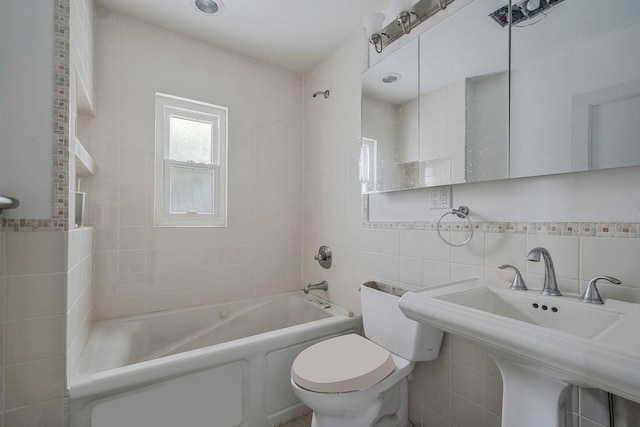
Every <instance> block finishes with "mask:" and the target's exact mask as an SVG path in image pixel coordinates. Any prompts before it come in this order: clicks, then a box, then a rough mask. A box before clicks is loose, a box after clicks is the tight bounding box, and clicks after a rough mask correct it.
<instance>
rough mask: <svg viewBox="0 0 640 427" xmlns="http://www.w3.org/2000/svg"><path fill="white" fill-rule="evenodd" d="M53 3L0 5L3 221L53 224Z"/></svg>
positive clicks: (8, 1)
mask: <svg viewBox="0 0 640 427" xmlns="http://www.w3.org/2000/svg"><path fill="white" fill-rule="evenodd" d="M53 7H54V2H51V1H47V2H41V4H39V5H38V7H33V4H32V3H29V2H22V1H12V0H1V1H0V11H1V13H0V99H1V100H2V102H1V103H0V129H2V131H1V132H0V150H1V151H0V194H2V195H5V196H13V197H16V198H17V199H19V200H21V201H22V203H21V204H20V207H19V208H17V209H13V210H8V211H6V212H4V213H3V217H5V218H29V219H45V218H51V216H52V210H53V203H52V187H53V184H52V183H53V147H54V141H53V112H52V105H53Z"/></svg>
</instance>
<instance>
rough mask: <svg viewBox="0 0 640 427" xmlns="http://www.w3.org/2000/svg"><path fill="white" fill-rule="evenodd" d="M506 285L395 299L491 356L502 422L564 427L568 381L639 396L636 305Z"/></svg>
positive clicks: (568, 420)
mask: <svg viewBox="0 0 640 427" xmlns="http://www.w3.org/2000/svg"><path fill="white" fill-rule="evenodd" d="M508 287H509V284H508V283H505V282H499V281H493V280H488V279H487V280H485V279H473V280H467V281H462V282H456V283H451V284H448V285H442V286H437V287H433V288H428V289H424V290H420V291H414V292H408V293H406V294H405V295H404V296H403V297H402V298H401V299H400V302H399V304H400V309H401V310H402V311H403V312H404V314H405V315H406V316H407V317H409V318H411V319H414V320H416V321H419V322H425V323H428V324H430V325H433V326H436V327H438V328H441V329H442V330H444V331H446V332H449V333H452V334H455V335H460V336H462V337H465V338H467V339H468V340H470V341H472V342H475V343H476V344H477V345H479V346H481V347H483V348H484V349H485V350H487V351H488V352H489V354H491V356H492V357H493V359H494V360H495V361H496V364H497V365H498V368H499V369H500V372H501V373H502V380H503V383H504V392H503V409H502V411H503V413H502V425H503V427H514V426H516V427H540V426H545V427H553V426H557V427H570V426H572V417H571V388H572V385H578V386H581V387H595V388H600V389H603V390H606V391H609V392H611V393H614V394H616V395H618V396H622V397H624V398H627V399H630V400H633V401H636V402H640V333H639V332H638V328H640V304H633V303H629V302H624V301H617V300H612V299H605V304H604V305H595V304H587V303H583V302H581V301H580V300H579V295H571V294H567V293H565V294H564V295H563V296H543V295H541V294H540V293H539V291H538V290H529V291H515V290H510V289H508Z"/></svg>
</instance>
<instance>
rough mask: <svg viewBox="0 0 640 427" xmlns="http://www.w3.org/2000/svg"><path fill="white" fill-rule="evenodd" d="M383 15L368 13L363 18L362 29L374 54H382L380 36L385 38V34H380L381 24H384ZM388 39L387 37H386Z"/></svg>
mask: <svg viewBox="0 0 640 427" xmlns="http://www.w3.org/2000/svg"><path fill="white" fill-rule="evenodd" d="M384 18H385V17H384V13H379V12H376V13H370V14H368V15H367V16H365V17H364V21H363V22H364V28H365V29H366V31H367V37H368V38H369V43H371V44H372V45H373V46H374V47H375V48H376V52H378V53H380V52H382V36H383V35H384V36H386V34H385V33H383V32H382V23H383V22H384ZM387 37H389V36H387Z"/></svg>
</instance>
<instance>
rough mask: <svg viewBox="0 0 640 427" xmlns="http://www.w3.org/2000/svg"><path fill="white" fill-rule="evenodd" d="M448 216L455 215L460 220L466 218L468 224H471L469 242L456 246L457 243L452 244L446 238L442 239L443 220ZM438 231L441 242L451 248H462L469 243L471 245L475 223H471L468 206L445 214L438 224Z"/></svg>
mask: <svg viewBox="0 0 640 427" xmlns="http://www.w3.org/2000/svg"><path fill="white" fill-rule="evenodd" d="M447 215H455V216H457V217H458V218H464V219H466V220H467V222H468V223H469V231H470V234H469V237H468V238H467V240H465V241H464V242H462V243H460V244H455V243H451V242H450V241H448V240H447V239H445V238H444V237H442V233H441V232H440V223H441V222H442V219H443V218H444V217H445V216H447ZM436 231H437V232H438V237H440V240H442V241H443V242H445V243H446V244H447V245H449V246H453V247H456V248H457V247H460V246H464V245H466V244H467V243H469V241H470V240H471V238H472V237H473V222H471V218H469V208H468V207H466V206H459V207H458V208H457V209H455V208H454V209H452V210H451V211H449V212H445V213H444V214H443V215H442V216H441V217H440V219H439V220H438V224H437V225H436Z"/></svg>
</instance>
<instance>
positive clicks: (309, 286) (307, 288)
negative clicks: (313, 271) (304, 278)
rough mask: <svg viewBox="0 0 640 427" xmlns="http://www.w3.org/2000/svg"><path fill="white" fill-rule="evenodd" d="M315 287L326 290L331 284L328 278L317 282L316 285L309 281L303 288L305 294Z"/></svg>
mask: <svg viewBox="0 0 640 427" xmlns="http://www.w3.org/2000/svg"><path fill="white" fill-rule="evenodd" d="M314 289H320V290H322V291H326V290H327V289H329V284H328V283H327V281H326V280H323V281H322V282H320V283H316V284H315V285H312V284H311V283H307V286H305V287H304V289H303V290H302V291H303V292H304V293H305V294H308V293H309V291H312V290H314Z"/></svg>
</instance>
